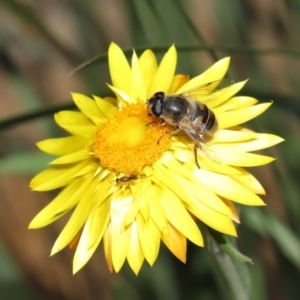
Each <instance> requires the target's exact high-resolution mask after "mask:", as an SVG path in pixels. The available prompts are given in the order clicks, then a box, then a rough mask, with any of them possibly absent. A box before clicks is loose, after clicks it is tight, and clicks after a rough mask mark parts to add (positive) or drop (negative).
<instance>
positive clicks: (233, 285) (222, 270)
mask: <svg viewBox="0 0 300 300" xmlns="http://www.w3.org/2000/svg"><path fill="white" fill-rule="evenodd" d="M205 238H206V248H207V250H208V253H209V255H210V256H211V258H212V260H213V262H214V264H215V266H216V267H217V269H218V271H219V274H220V275H221V277H222V279H223V281H224V283H225V285H226V287H227V289H228V292H229V295H230V296H229V298H230V299H231V300H248V299H249V292H248V290H247V287H246V286H245V278H244V279H243V278H242V277H241V274H240V272H239V269H238V268H237V266H236V264H235V263H234V261H233V260H232V258H231V257H230V256H229V255H227V254H226V253H225V252H224V251H223V250H222V249H221V247H220V246H219V244H218V243H217V242H216V241H215V239H214V238H213V237H212V235H211V234H210V233H209V231H208V230H206V234H205Z"/></svg>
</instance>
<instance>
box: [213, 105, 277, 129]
mask: <svg viewBox="0 0 300 300" xmlns="http://www.w3.org/2000/svg"><path fill="white" fill-rule="evenodd" d="M271 104H272V103H261V104H257V105H254V106H251V107H247V108H242V109H237V110H234V111H229V112H224V113H221V114H220V115H217V119H218V122H219V129H223V128H229V127H233V126H236V125H239V124H242V123H245V122H247V121H249V120H251V119H253V118H255V117H257V116H259V115H260V114H262V113H263V112H264V111H266V110H267V109H268V108H269V107H270V106H271Z"/></svg>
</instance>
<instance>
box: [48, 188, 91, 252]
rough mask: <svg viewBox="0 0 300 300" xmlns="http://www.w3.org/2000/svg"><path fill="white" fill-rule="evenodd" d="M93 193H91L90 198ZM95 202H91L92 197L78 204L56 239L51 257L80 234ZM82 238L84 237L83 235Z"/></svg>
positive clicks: (83, 199)
mask: <svg viewBox="0 0 300 300" xmlns="http://www.w3.org/2000/svg"><path fill="white" fill-rule="evenodd" d="M90 195H91V193H89V196H90ZM92 204H93V201H91V198H90V197H83V198H82V199H80V201H79V202H78V205H77V206H76V208H75V210H74V212H73V213H72V215H71V218H70V219H69V221H68V222H67V224H66V225H65V227H64V228H63V230H62V232H61V233H60V235H59V236H58V238H57V239H56V241H55V243H54V245H53V247H52V250H51V255H54V254H55V253H57V252H58V251H60V250H61V249H63V248H64V247H66V246H67V245H68V244H69V243H70V242H71V241H72V239H73V238H74V236H75V235H76V234H77V233H78V231H79V230H80V229H81V228H82V227H83V225H84V223H85V222H86V219H87V217H88V215H89V212H90V209H91V206H92ZM81 237H82V235H81Z"/></svg>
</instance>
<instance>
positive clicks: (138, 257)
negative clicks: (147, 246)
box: [127, 222, 144, 275]
mask: <svg viewBox="0 0 300 300" xmlns="http://www.w3.org/2000/svg"><path fill="white" fill-rule="evenodd" d="M139 227H140V226H138V222H134V223H133V224H132V227H131V235H130V241H129V245H128V250H127V251H128V253H127V260H128V263H129V266H130V267H131V269H132V270H133V272H134V273H135V274H136V275H137V274H138V273H139V271H140V269H141V267H142V264H143V262H144V255H143V251H142V247H141V244H140V240H139V235H138V232H139V230H140V228H139Z"/></svg>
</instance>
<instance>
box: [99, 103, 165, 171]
mask: <svg viewBox="0 0 300 300" xmlns="http://www.w3.org/2000/svg"><path fill="white" fill-rule="evenodd" d="M158 122H159V121H157V120H155V119H154V118H153V117H152V116H149V111H148V110H147V107H146V104H145V103H137V104H129V105H127V106H125V107H124V108H123V109H122V110H120V111H118V112H117V113H116V114H115V116H114V117H113V118H112V119H111V120H109V121H108V122H107V123H106V124H105V125H104V126H103V127H101V128H100V130H99V131H98V133H97V134H96V137H95V139H94V144H93V151H94V155H95V157H97V158H98V159H99V161H100V164H101V165H102V167H105V168H108V169H109V170H111V171H115V172H120V173H124V174H128V175H138V174H140V173H141V172H142V169H143V168H144V167H145V166H151V164H153V163H154V162H155V161H156V160H158V159H159V158H160V157H161V156H162V154H163V153H164V152H165V151H167V150H168V149H169V148H170V145H171V138H170V135H169V134H168V132H170V128H169V126H167V125H164V126H161V125H160V124H158Z"/></svg>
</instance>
